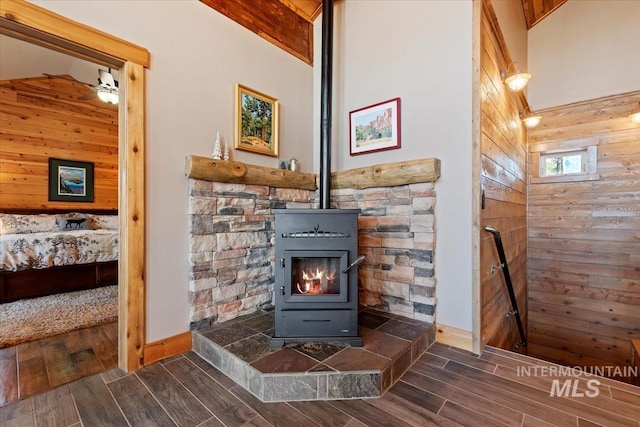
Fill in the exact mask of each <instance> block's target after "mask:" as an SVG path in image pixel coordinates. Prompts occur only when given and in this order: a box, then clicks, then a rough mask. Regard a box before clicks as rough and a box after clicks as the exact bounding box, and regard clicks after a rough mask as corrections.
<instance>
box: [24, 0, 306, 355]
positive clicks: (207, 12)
mask: <svg viewBox="0 0 640 427" xmlns="http://www.w3.org/2000/svg"><path fill="white" fill-rule="evenodd" d="M33 3H36V4H38V5H40V6H42V7H45V8H47V9H50V10H52V11H54V12H56V13H59V14H61V15H63V16H66V17H68V18H70V19H74V20H76V21H79V22H81V23H84V24H87V25H89V26H92V27H95V28H97V29H100V30H102V31H105V32H107V33H110V34H112V35H115V36H117V37H120V38H122V39H125V40H127V41H130V42H132V43H135V44H138V45H140V46H143V47H145V48H147V49H148V50H149V51H150V53H151V69H150V70H147V72H146V77H147V91H146V102H147V104H146V105H147V124H146V126H147V164H146V166H147V177H146V180H147V185H146V189H147V218H146V219H147V236H146V239H147V276H146V283H147V334H146V338H147V341H148V342H152V341H156V340H159V339H163V338H166V337H169V336H173V335H176V334H178V333H181V332H184V331H186V330H188V327H189V320H188V301H187V292H188V260H187V252H188V218H187V191H188V189H187V178H186V177H185V176H184V163H185V156H187V155H189V154H196V155H204V156H207V155H210V154H211V151H212V148H213V142H214V140H215V135H216V130H218V129H219V130H220V134H221V137H222V139H223V141H224V140H228V141H229V142H230V143H232V142H233V123H234V111H233V110H234V96H235V93H234V86H235V84H236V83H242V84H244V85H246V86H249V87H251V88H253V89H256V90H259V91H261V92H264V93H266V94H268V95H271V96H273V97H275V98H278V99H279V101H280V104H281V115H280V120H281V121H280V131H281V132H280V137H281V140H280V141H281V155H280V158H284V159H288V158H290V157H297V158H298V159H299V160H300V161H301V163H302V165H303V170H304V171H310V166H309V165H310V164H311V163H312V162H311V158H312V157H311V144H312V135H311V129H312V119H313V117H312V86H313V85H312V79H313V71H312V68H311V67H310V66H309V65H307V64H305V63H304V62H302V61H300V60H299V59H296V58H294V57H293V56H291V55H289V54H288V53H286V52H285V51H283V50H281V49H279V48H277V47H275V46H274V45H272V44H270V43H269V42H267V41H265V40H264V39H262V38H260V37H259V36H257V35H255V34H253V33H252V32H250V31H248V30H246V29H244V28H243V27H241V26H240V25H238V24H236V23H235V22H233V21H231V20H229V19H228V18H226V17H224V16H223V15H221V14H219V13H218V12H216V11H214V10H213V9H211V8H209V7H208V6H206V5H204V4H203V3H200V2H198V1H196V0H181V1H169V0H143V1H136V0H129V1H126V2H125V1H115V0H105V1H84V2H80V1H74V0H71V1H69V0H59V1H58V0H57V1H51V0H38V1H34V2H33ZM231 157H232V159H233V160H239V161H242V162H247V163H253V164H258V165H264V166H274V167H275V166H276V164H277V160H276V159H275V158H273V157H268V156H262V155H259V154H255V153H250V152H244V151H237V150H236V151H233V152H232V153H231Z"/></svg>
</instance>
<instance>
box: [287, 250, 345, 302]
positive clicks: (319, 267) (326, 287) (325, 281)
mask: <svg viewBox="0 0 640 427" xmlns="http://www.w3.org/2000/svg"><path fill="white" fill-rule="evenodd" d="M299 260H300V258H298V259H294V260H293V261H294V263H295V262H296V261H298V264H303V266H302V268H295V266H294V268H293V269H292V274H293V278H292V279H293V280H292V281H291V283H295V286H296V288H295V290H293V292H294V293H298V294H309V295H321V294H337V293H339V292H340V283H339V281H340V279H339V278H336V270H337V267H336V266H331V265H327V264H333V262H332V261H333V260H332V259H331V258H328V259H327V258H324V259H320V260H310V259H309V258H302V261H299ZM338 262H339V259H338ZM338 267H339V265H338ZM336 279H337V280H336Z"/></svg>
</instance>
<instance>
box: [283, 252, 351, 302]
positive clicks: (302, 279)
mask: <svg viewBox="0 0 640 427" xmlns="http://www.w3.org/2000/svg"><path fill="white" fill-rule="evenodd" d="M348 262H349V252H348V251H285V263H284V267H285V274H284V279H285V301H286V302H305V303H311V302H347V295H348V292H347V289H348V275H347V274H346V273H343V271H345V270H346V269H347V266H348Z"/></svg>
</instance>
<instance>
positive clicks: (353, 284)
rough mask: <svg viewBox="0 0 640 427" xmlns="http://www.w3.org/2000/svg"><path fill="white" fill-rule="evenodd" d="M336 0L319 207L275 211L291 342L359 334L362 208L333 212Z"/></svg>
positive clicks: (278, 304) (278, 292)
mask: <svg viewBox="0 0 640 427" xmlns="http://www.w3.org/2000/svg"><path fill="white" fill-rule="evenodd" d="M332 51H333V0H324V1H323V2H322V67H321V73H320V74H321V84H320V131H321V132H320V185H319V188H318V190H319V191H318V193H319V205H320V206H319V209H274V213H275V260H276V265H275V284H274V298H273V301H274V306H275V330H274V334H273V337H272V338H271V342H270V345H271V347H272V348H277V347H281V346H282V345H284V343H285V342H287V341H305V342H310V341H342V342H347V343H349V344H350V345H352V346H359V347H361V346H362V338H361V337H360V336H359V334H358V269H357V268H356V267H357V265H358V264H359V263H360V262H362V260H363V259H364V257H358V213H359V212H360V210H359V209H343V210H338V209H330V202H329V198H330V192H331V188H330V186H331V80H332V79H331V75H332V68H333V63H332V62H333V60H332Z"/></svg>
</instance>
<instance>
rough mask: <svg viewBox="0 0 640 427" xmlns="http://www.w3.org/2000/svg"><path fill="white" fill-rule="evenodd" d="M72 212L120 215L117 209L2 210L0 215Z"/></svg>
mask: <svg viewBox="0 0 640 427" xmlns="http://www.w3.org/2000/svg"><path fill="white" fill-rule="evenodd" d="M70 212H79V213H88V214H94V215H118V210H117V209H50V208H49V209H47V208H40V209H38V208H34V209H19V208H18V209H13V208H12V209H0V213H7V214H17V215H38V214H51V215H55V214H66V213H70Z"/></svg>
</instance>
